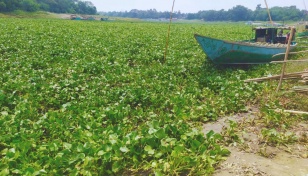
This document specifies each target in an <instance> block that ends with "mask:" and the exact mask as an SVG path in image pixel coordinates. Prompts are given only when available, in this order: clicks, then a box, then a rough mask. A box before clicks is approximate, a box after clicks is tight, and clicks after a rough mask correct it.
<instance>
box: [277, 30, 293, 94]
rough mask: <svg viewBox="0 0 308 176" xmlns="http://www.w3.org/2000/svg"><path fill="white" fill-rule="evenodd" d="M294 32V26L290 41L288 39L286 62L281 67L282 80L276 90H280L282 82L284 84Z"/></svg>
mask: <svg viewBox="0 0 308 176" xmlns="http://www.w3.org/2000/svg"><path fill="white" fill-rule="evenodd" d="M293 34H294V27H292V29H291V33H290V34H289V35H290V37H289V41H288V46H287V50H286V55H285V57H284V61H285V62H284V63H283V64H282V69H281V77H280V80H279V84H278V87H277V90H276V92H278V91H279V90H280V88H281V84H282V79H283V76H284V73H285V70H286V65H287V64H286V61H287V60H288V56H289V52H290V45H291V41H292V38H293Z"/></svg>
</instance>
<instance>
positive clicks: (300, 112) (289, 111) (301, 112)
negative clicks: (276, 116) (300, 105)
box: [275, 109, 308, 115]
mask: <svg viewBox="0 0 308 176" xmlns="http://www.w3.org/2000/svg"><path fill="white" fill-rule="evenodd" d="M275 111H276V112H287V113H291V114H302V115H304V114H307V115H308V112H305V111H294V110H283V109H276V110H275Z"/></svg>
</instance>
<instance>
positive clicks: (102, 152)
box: [97, 150, 106, 156]
mask: <svg viewBox="0 0 308 176" xmlns="http://www.w3.org/2000/svg"><path fill="white" fill-rule="evenodd" d="M105 153H106V152H105V151H104V150H100V151H98V153H97V155H98V156H102V155H104V154H105Z"/></svg>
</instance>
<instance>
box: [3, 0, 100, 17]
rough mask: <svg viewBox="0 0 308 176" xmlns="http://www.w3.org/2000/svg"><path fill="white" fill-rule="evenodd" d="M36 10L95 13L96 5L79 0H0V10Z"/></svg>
mask: <svg viewBox="0 0 308 176" xmlns="http://www.w3.org/2000/svg"><path fill="white" fill-rule="evenodd" d="M16 10H24V11H27V12H35V11H38V10H43V11H49V12H55V13H79V14H93V15H94V14H96V12H97V10H96V7H95V6H94V5H93V3H92V2H91V1H80V0H52V1H50V0H0V12H12V11H16Z"/></svg>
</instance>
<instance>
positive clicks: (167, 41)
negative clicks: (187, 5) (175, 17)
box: [164, 0, 175, 62]
mask: <svg viewBox="0 0 308 176" xmlns="http://www.w3.org/2000/svg"><path fill="white" fill-rule="evenodd" d="M174 3H175V0H173V4H172V9H171V12H170V22H169V28H168V35H167V39H166V48H165V55H164V62H165V61H166V57H167V50H168V45H169V36H170V27H171V21H172V13H173V8H174Z"/></svg>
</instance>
